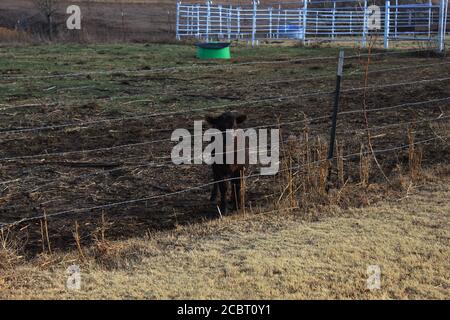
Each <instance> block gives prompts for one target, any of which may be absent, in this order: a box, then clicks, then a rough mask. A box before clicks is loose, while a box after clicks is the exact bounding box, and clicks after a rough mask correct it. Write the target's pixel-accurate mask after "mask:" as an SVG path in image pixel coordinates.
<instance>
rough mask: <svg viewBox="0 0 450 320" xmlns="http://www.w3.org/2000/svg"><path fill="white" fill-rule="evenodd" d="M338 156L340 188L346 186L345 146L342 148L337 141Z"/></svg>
mask: <svg viewBox="0 0 450 320" xmlns="http://www.w3.org/2000/svg"><path fill="white" fill-rule="evenodd" d="M336 154H337V176H338V183H339V186H340V187H343V186H344V185H345V178H344V148H343V146H340V145H339V143H338V142H337V141H336Z"/></svg>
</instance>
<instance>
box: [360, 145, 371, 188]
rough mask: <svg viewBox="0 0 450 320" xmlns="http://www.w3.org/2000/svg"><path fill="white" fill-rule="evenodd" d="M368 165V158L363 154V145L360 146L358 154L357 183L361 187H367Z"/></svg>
mask: <svg viewBox="0 0 450 320" xmlns="http://www.w3.org/2000/svg"><path fill="white" fill-rule="evenodd" d="M370 163H371V161H370V156H369V155H368V154H367V153H366V152H365V147H364V144H361V149H360V152H359V181H360V183H361V185H362V186H363V187H367V186H368V185H369V177H370Z"/></svg>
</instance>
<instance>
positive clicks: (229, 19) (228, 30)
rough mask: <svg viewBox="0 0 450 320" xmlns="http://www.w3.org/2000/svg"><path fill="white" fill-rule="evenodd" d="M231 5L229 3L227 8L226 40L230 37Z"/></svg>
mask: <svg viewBox="0 0 450 320" xmlns="http://www.w3.org/2000/svg"><path fill="white" fill-rule="evenodd" d="M232 10H233V7H232V6H231V5H230V7H229V8H228V21H227V33H228V40H230V39H231V17H232V13H233V11H232Z"/></svg>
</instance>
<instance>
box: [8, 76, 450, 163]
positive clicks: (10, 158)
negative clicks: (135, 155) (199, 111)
mask: <svg viewBox="0 0 450 320" xmlns="http://www.w3.org/2000/svg"><path fill="white" fill-rule="evenodd" d="M449 79H450V78H449ZM367 88H370V87H367ZM356 89H364V87H363V88H354V89H353V90H356ZM342 91H343V92H345V90H342ZM331 93H332V92H331ZM448 100H450V97H445V98H442V99H432V100H427V101H421V102H413V103H404V104H400V105H397V106H390V107H383V108H377V109H368V110H364V109H360V110H349V111H344V112H339V113H338V114H341V115H344V114H351V113H357V112H359V113H360V112H373V111H381V110H389V109H395V108H400V107H406V106H408V105H412V106H417V105H421V104H425V103H430V102H441V101H448ZM329 117H330V116H329V115H326V116H322V117H317V118H314V119H304V120H296V121H290V122H287V123H284V124H294V123H299V122H305V121H316V120H322V119H328V118H329ZM282 124H283V123H282ZM278 125H279V124H274V125H271V126H278ZM264 127H269V126H264ZM256 128H258V127H256ZM245 129H251V128H245ZM168 141H171V139H170V138H165V139H158V140H150V141H144V142H137V143H130V144H124V145H119V146H112V147H102V148H96V149H88V150H74V151H65V152H54V153H43V154H37V155H27V156H17V157H4V158H0V162H3V161H15V160H23V159H33V158H38V157H48V156H65V155H69V154H70V155H71V154H86V153H91V152H99V151H111V150H115V149H121V148H129V147H138V146H143V145H150V144H155V143H161V142H168Z"/></svg>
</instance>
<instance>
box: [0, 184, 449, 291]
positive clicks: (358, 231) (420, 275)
mask: <svg viewBox="0 0 450 320" xmlns="http://www.w3.org/2000/svg"><path fill="white" fill-rule="evenodd" d="M412 194H413V195H412ZM449 199H450V183H449V181H448V179H444V180H441V181H440V182H439V183H434V184H431V185H427V186H423V187H422V188H421V189H420V190H419V189H413V190H412V191H411V190H410V191H409V192H408V194H406V196H405V197H404V198H403V199H400V200H397V201H391V202H380V203H378V204H377V205H376V206H373V207H368V208H361V209H348V210H343V209H339V208H338V207H333V206H328V209H327V210H328V211H329V215H328V216H329V217H328V218H324V219H321V220H320V221H319V222H305V220H304V219H303V216H302V215H303V214H302V213H299V212H296V213H294V214H270V215H269V214H260V215H246V216H243V215H234V216H229V217H225V218H224V219H220V220H216V221H213V222H209V223H206V224H201V225H196V226H190V227H180V228H179V229H177V230H175V231H172V232H159V233H156V234H151V235H149V236H148V237H146V238H145V239H130V240H127V241H118V242H109V241H108V240H105V239H104V238H103V239H102V238H101V237H99V239H98V242H97V244H96V245H95V246H93V247H91V248H85V249H84V255H85V257H86V259H85V260H83V261H81V260H80V258H79V256H78V255H77V253H76V252H74V253H70V254H66V255H62V254H58V253H54V254H53V256H52V257H49V256H41V257H40V258H38V259H36V260H35V261H33V262H29V263H27V264H22V265H21V266H19V267H17V266H16V267H15V269H12V268H4V269H3V271H1V272H0V288H1V290H0V297H1V298H7V299H17V298H32V299H42V298H49V299H61V298H62V299H69V298H76V299H92V298H102V299H105V298H157V299H159V298H175V299H177V298H190V299H193V298H207V299H209V298H225V299H232V298H238V299H239V298H241V299H242V298H286V299H299V298H300V299H303V298H314V299H315V298H326V299H335V298H344V299H353V298H361V299H372V298H382V299H414V298H427V299H431V298H433V299H448V298H450V273H449V268H448V267H449V265H448V261H450V254H449V250H448V243H449V239H450V227H449V221H450V220H449V218H450V217H449V213H450V202H449ZM333 211H336V212H333ZM333 216H334V217H333ZM102 232H103V234H104V232H105V230H102ZM106 234H107V231H106ZM2 254H3V253H2ZM0 261H3V259H0ZM72 263H78V264H80V266H81V272H82V288H81V291H78V292H73V291H68V290H66V289H65V283H66V279H67V274H66V269H67V267H68V266H69V265H71V264H72ZM373 264H376V265H379V266H380V267H381V270H382V277H381V289H380V290H375V291H369V290H367V289H366V278H367V275H366V268H367V266H368V265H373Z"/></svg>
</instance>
